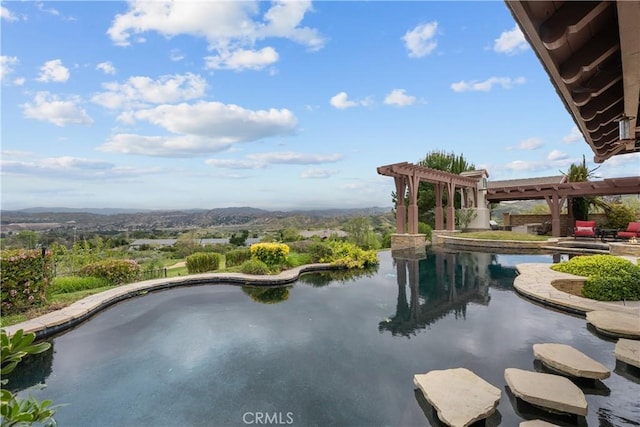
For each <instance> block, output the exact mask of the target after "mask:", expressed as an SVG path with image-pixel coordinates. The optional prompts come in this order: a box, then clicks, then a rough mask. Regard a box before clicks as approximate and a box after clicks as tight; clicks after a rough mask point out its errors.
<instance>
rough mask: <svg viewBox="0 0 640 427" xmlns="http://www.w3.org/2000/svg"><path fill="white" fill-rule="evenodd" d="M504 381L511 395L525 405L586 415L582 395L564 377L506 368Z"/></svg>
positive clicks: (585, 405) (585, 406) (585, 401)
mask: <svg viewBox="0 0 640 427" xmlns="http://www.w3.org/2000/svg"><path fill="white" fill-rule="evenodd" d="M504 379H505V380H506V381H507V384H508V385H509V388H511V391H512V392H513V394H514V395H516V397H519V398H520V399H522V400H524V401H525V402H527V403H530V404H532V405H536V406H539V407H542V408H545V409H551V410H553V411H559V412H567V413H570V414H576V415H583V416H584V415H587V400H586V399H585V397H584V393H582V390H580V389H579V388H578V386H576V385H575V384H574V383H572V382H571V381H569V379H567V378H565V377H561V376H559V375H552V374H541V373H539V372H530V371H524V370H522V369H515V368H507V369H505V371H504Z"/></svg>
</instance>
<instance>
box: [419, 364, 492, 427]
mask: <svg viewBox="0 0 640 427" xmlns="http://www.w3.org/2000/svg"><path fill="white" fill-rule="evenodd" d="M413 383H414V384H415V385H416V386H417V387H418V388H419V389H420V391H422V394H423V395H424V397H425V399H427V401H428V402H429V404H431V406H433V407H434V408H435V409H436V411H437V412H438V418H440V421H442V422H443V423H445V424H447V425H449V426H455V427H466V426H468V425H471V424H473V423H474V422H476V421H478V420H481V419H484V418H487V417H488V416H490V415H491V414H492V413H494V412H495V410H496V406H497V405H498V402H499V401H500V395H501V392H500V389H499V388H497V387H494V386H493V385H491V384H489V383H488V382H486V381H485V380H483V379H482V378H480V377H479V376H477V375H476V374H474V373H473V372H471V371H470V370H468V369H465V368H456V369H447V370H436V371H430V372H428V373H426V374H417V375H414V376H413Z"/></svg>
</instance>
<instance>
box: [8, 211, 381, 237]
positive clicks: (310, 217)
mask: <svg viewBox="0 0 640 427" xmlns="http://www.w3.org/2000/svg"><path fill="white" fill-rule="evenodd" d="M390 212H391V207H388V208H382V207H367V208H357V209H314V210H296V211H289V212H287V211H267V210H264V209H257V208H252V207H229V208H216V209H208V210H206V209H189V210H176V211H168V210H167V211H159V210H158V211H156V210H135V209H126V208H123V209H116V208H108V209H71V208H41V207H40V208H30V209H22V210H14V211H2V212H0V215H1V220H2V225H3V228H4V229H7V230H9V229H10V228H11V227H10V226H9V224H20V226H21V228H22V229H25V227H26V228H28V227H29V224H31V225H32V228H34V229H35V228H36V224H45V223H46V224H51V227H50V228H57V227H64V228H77V229H94V230H101V231H108V230H113V231H117V230H151V229H172V228H180V229H188V228H209V227H231V228H247V229H279V228H286V227H296V228H307V227H315V226H321V227H329V226H335V225H339V224H340V223H341V222H343V221H344V220H345V219H348V218H349V217H358V216H381V215H387V214H389V213H390ZM39 228H41V227H39Z"/></svg>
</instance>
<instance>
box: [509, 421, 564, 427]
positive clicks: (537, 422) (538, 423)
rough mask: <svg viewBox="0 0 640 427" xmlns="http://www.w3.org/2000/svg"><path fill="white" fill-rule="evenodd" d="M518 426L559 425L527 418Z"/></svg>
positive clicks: (556, 426)
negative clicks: (527, 419)
mask: <svg viewBox="0 0 640 427" xmlns="http://www.w3.org/2000/svg"><path fill="white" fill-rule="evenodd" d="M519 427H559V426H558V424H551V423H548V422H546V421H542V420H529V421H523V422H521V423H520V426H519Z"/></svg>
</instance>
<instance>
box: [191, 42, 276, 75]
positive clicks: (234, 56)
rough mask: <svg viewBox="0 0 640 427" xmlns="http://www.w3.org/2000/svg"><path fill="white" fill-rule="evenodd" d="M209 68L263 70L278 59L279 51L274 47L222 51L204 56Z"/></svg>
mask: <svg viewBox="0 0 640 427" xmlns="http://www.w3.org/2000/svg"><path fill="white" fill-rule="evenodd" d="M204 59H205V61H206V64H207V68H212V69H214V70H219V69H229V70H236V71H242V70H261V69H262V68H264V67H266V66H268V65H271V64H273V63H275V62H277V61H278V52H276V50H275V49H274V48H272V47H265V48H262V49H260V50H251V49H238V50H235V51H233V52H228V51H220V53H219V54H218V55H214V56H207V57H205V58H204Z"/></svg>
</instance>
